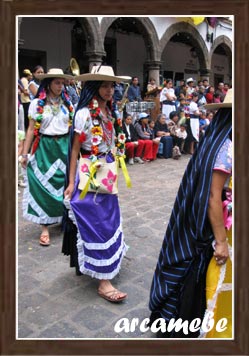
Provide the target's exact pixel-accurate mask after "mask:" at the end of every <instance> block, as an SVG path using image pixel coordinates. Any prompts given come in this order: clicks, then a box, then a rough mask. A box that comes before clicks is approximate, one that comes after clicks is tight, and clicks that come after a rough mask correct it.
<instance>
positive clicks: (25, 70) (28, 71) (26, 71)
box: [23, 69, 32, 75]
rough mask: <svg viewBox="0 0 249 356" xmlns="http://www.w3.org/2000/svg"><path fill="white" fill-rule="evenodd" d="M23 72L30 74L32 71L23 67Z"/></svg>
mask: <svg viewBox="0 0 249 356" xmlns="http://www.w3.org/2000/svg"><path fill="white" fill-rule="evenodd" d="M23 74H26V75H32V73H31V72H30V70H29V69H24V70H23Z"/></svg>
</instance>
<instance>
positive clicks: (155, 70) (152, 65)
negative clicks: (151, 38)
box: [145, 61, 162, 86]
mask: <svg viewBox="0 0 249 356" xmlns="http://www.w3.org/2000/svg"><path fill="white" fill-rule="evenodd" d="M145 65H146V68H147V71H148V81H149V80H150V78H154V79H155V81H156V84H157V86H159V85H160V79H159V75H160V68H161V65H162V62H161V61H147V62H146V63H145Z"/></svg>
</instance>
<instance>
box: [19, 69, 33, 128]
mask: <svg viewBox="0 0 249 356" xmlns="http://www.w3.org/2000/svg"><path fill="white" fill-rule="evenodd" d="M31 79H32V73H31V72H30V70H29V69H24V71H23V73H22V78H21V82H22V85H23V91H22V92H21V103H22V106H23V110H24V127H25V131H26V130H27V129H28V126H29V118H28V112H29V105H30V96H29V82H30V81H31Z"/></svg>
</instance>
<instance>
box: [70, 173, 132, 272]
mask: <svg viewBox="0 0 249 356" xmlns="http://www.w3.org/2000/svg"><path fill="white" fill-rule="evenodd" d="M77 186H78V176H77V178H76V187H77ZM79 195H80V190H78V189H75V191H74V193H73V196H72V199H71V200H70V210H69V217H70V219H71V220H72V221H73V223H74V224H75V225H76V226H77V230H78V231H77V250H78V263H79V269H80V272H81V273H83V274H87V275H89V276H91V277H94V278H97V279H112V278H114V277H115V276H116V275H117V273H118V272H119V269H120V266H121V261H122V259H123V257H124V255H125V253H126V251H127V246H126V244H125V242H124V236H123V231H122V223H121V216H120V208H119V203H118V196H117V195H114V194H101V193H98V194H95V193H90V192H89V193H87V194H86V196H85V198H84V199H79Z"/></svg>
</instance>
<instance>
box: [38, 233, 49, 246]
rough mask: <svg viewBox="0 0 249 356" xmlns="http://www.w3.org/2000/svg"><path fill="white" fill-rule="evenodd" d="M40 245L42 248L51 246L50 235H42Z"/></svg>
mask: <svg viewBox="0 0 249 356" xmlns="http://www.w3.org/2000/svg"><path fill="white" fill-rule="evenodd" d="M40 245H42V246H49V245H50V241H49V234H41V236H40Z"/></svg>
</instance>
